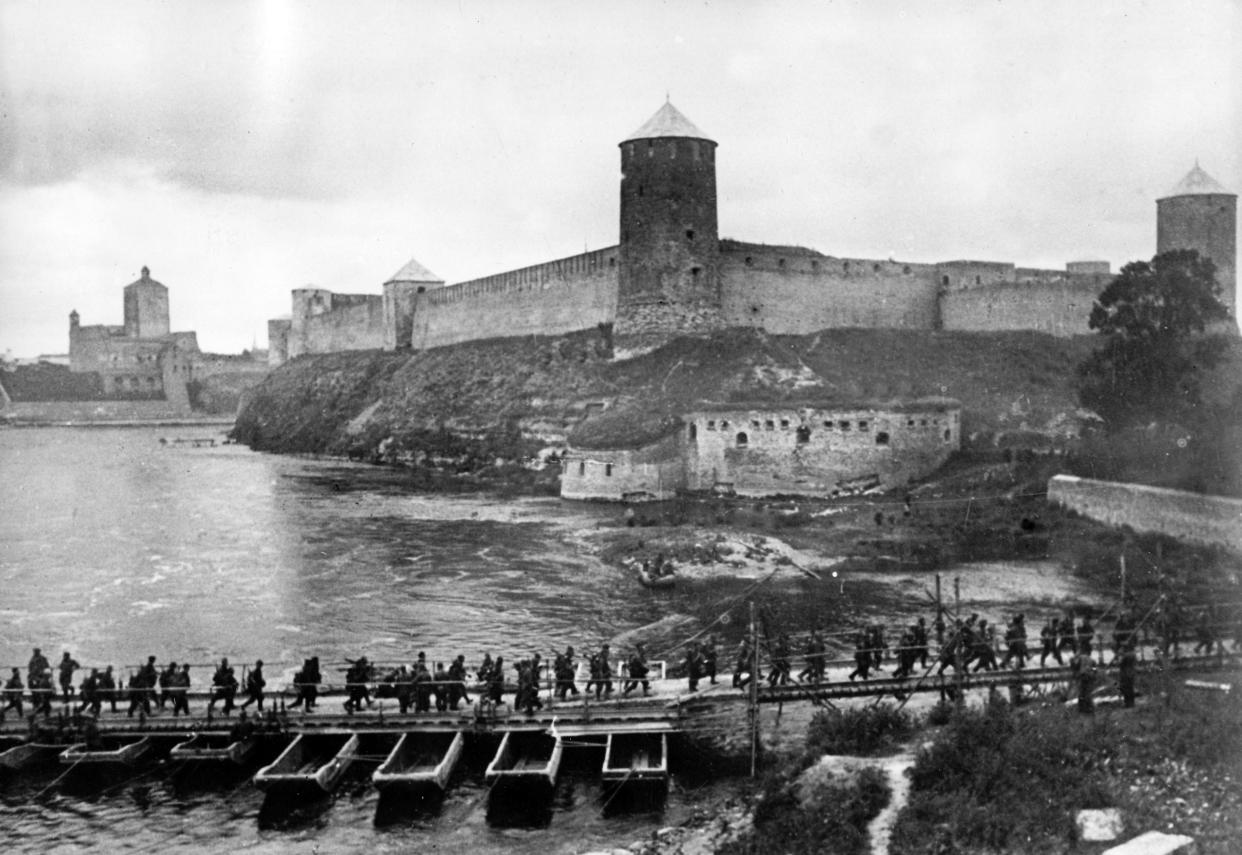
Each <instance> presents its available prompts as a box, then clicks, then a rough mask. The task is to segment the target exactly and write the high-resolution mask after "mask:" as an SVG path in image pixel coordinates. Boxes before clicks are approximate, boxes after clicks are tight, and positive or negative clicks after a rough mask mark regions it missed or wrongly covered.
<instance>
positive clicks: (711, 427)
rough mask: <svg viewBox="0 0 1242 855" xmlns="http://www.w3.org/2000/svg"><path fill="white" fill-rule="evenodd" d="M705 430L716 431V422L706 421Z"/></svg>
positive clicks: (712, 420)
mask: <svg viewBox="0 0 1242 855" xmlns="http://www.w3.org/2000/svg"><path fill="white" fill-rule="evenodd" d="M707 429H708V430H715V429H716V420H715V419H708V420H707Z"/></svg>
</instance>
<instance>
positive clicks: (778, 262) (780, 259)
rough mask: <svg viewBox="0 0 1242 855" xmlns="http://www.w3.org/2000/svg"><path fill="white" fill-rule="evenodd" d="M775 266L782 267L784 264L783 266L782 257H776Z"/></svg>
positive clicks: (783, 260)
mask: <svg viewBox="0 0 1242 855" xmlns="http://www.w3.org/2000/svg"><path fill="white" fill-rule="evenodd" d="M776 266H777V267H784V266H785V259H783V258H778V259H777V260H776Z"/></svg>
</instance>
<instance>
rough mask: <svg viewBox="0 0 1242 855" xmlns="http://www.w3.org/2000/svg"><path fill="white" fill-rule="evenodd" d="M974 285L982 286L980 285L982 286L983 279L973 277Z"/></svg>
mask: <svg viewBox="0 0 1242 855" xmlns="http://www.w3.org/2000/svg"><path fill="white" fill-rule="evenodd" d="M975 284H976V285H982V284H983V277H982V276H976V277H975Z"/></svg>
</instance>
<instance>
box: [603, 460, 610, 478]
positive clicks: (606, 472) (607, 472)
mask: <svg viewBox="0 0 1242 855" xmlns="http://www.w3.org/2000/svg"><path fill="white" fill-rule="evenodd" d="M604 474H605V475H607V476H608V477H612V464H611V463H605V464H604Z"/></svg>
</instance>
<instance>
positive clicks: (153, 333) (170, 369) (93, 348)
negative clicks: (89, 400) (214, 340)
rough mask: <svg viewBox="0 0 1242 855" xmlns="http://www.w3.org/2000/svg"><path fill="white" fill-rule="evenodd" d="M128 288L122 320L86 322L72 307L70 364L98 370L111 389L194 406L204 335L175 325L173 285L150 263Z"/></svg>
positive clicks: (76, 368)
mask: <svg viewBox="0 0 1242 855" xmlns="http://www.w3.org/2000/svg"><path fill="white" fill-rule="evenodd" d="M123 293H124V303H125V323H124V324H123V325H122V326H113V325H108V324H96V325H93V326H82V324H81V322H80V321H81V319H80V317H79V315H78V312H77V310H76V309H74V310H73V311H72V312H70V313H69V370H70V371H72V372H74V373H76V374H80V373H86V372H95V373H97V374H98V375H99V377H100V381H101V383H102V390H101V391H102V392H103V393H104V394H106V395H111V396H120V397H135V398H148V397H150V398H156V397H158V398H163V399H165V400H167V401H168V402H169V403H171V404H183V405H184V406H186V407H188V406H189V398H188V396H187V392H186V383H187V382H189V380H190V377H191V374H192V372H193V366H194V363H195V361H196V360H197V358H198V357H199V355H200V352H199V349H198V335H197V334H196V333H194V332H171V331H170V327H169V322H168V288H167V287H166V286H165V285H164V284H163V283H162V282H157V281H155V280H154V279H152V278H151V271H150V269H148V268H146V267H143V268H142V276H141V278H139V279H137V280H135V281H133V282H131V283H129V284H128V285H126V286H125V288H124V291H123Z"/></svg>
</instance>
